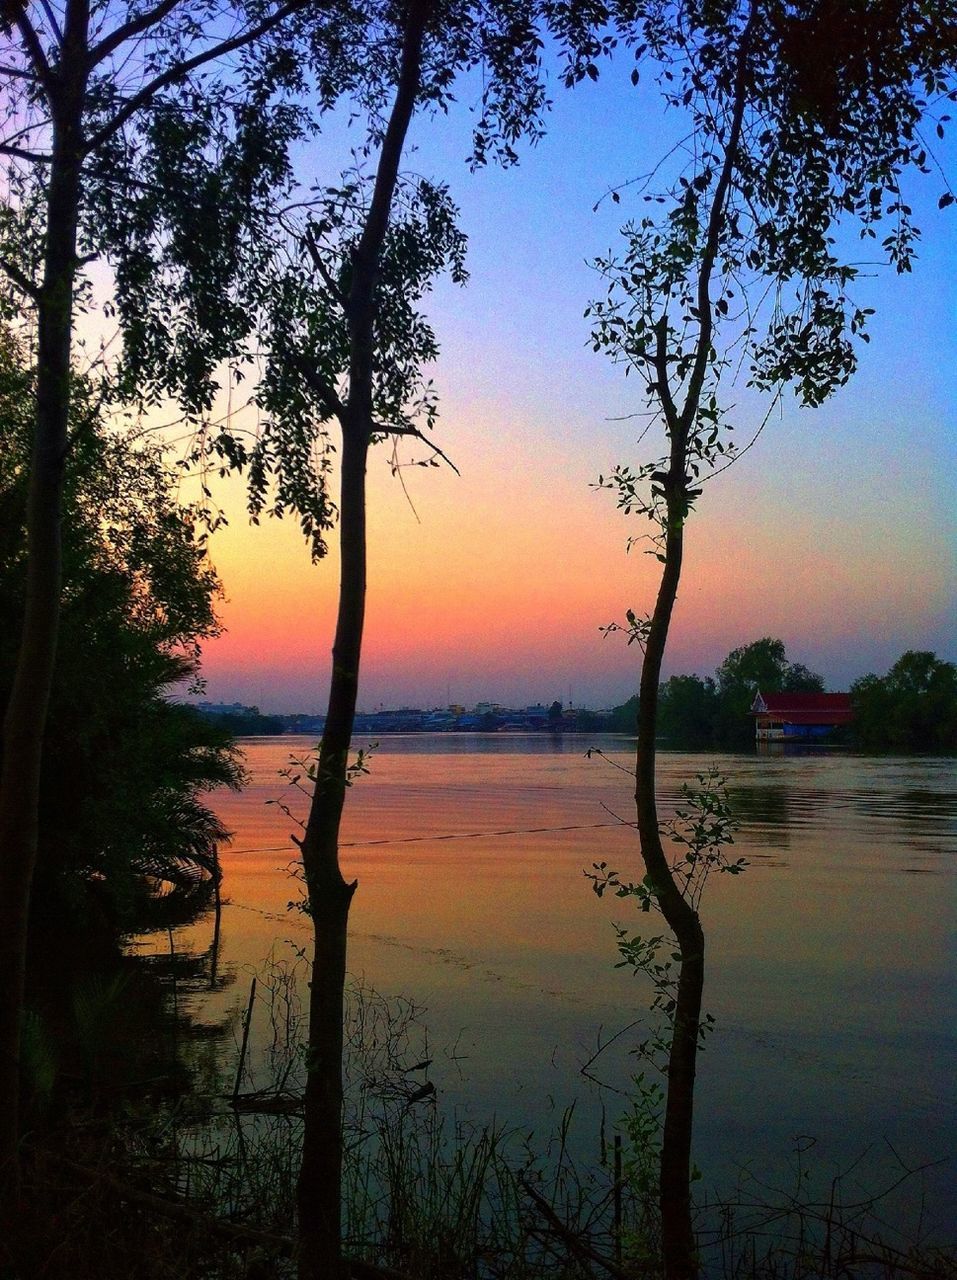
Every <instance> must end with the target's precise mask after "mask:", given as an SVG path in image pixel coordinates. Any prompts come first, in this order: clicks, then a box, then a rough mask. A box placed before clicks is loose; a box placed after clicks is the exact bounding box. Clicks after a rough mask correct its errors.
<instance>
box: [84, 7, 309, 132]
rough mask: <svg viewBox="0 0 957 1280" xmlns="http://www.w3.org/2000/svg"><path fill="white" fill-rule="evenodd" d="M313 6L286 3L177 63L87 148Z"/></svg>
mask: <svg viewBox="0 0 957 1280" xmlns="http://www.w3.org/2000/svg"><path fill="white" fill-rule="evenodd" d="M309 3H310V0H286V3H285V4H283V5H280V7H279V8H278V9H277V10H276V11H275V13H273V14H271V15H270V16H269V17H268V18H264V19H263V20H262V22H260V23H258V24H257V25H256V26H255V27H252V28H251V29H250V30H248V31H244V32H242V33H241V34H240V35H238V36H233V37H232V38H231V39H229V40H223V41H221V42H220V43H219V44H217V45H213V47H212V48H210V49H205V50H203V52H202V53H197V54H195V55H194V56H193V57H192V58H185V59H184V60H183V61H182V62H177V63H175V64H174V65H173V66H172V67H168V68H167V69H166V71H164V72H163V73H162V75H158V76H156V77H155V78H154V79H153V80H151V81H150V82H149V84H146V85H144V86H143V88H142V89H140V91H139V92H138V93H135V94H134V95H133V97H132V98H130V99H129V101H128V102H127V103H126V104H125V105H124V106H123V107H121V108H120V110H119V111H118V112H117V113H116V115H115V116H114V117H113V119H112V120H111V121H110V122H109V124H106V125H104V126H103V128H102V129H100V130H99V132H98V133H95V134H94V135H93V137H92V138H90V139H89V141H88V142H87V146H86V150H87V152H88V153H89V152H90V151H95V150H96V148H97V147H99V146H102V144H103V143H104V142H106V141H107V140H108V139H109V138H112V137H113V135H114V134H115V133H117V132H119V130H120V129H122V127H123V125H124V124H126V122H127V120H129V118H130V116H133V115H135V114H136V112H137V111H139V110H140V108H141V107H144V106H146V104H147V103H148V102H149V101H150V99H151V98H153V97H155V96H156V94H157V93H159V92H160V90H161V89H166V88H168V86H169V85H171V84H175V83H176V82H177V81H178V80H182V79H184V78H185V77H186V76H188V75H189V73H190V72H191V71H195V70H196V68H197V67H202V66H204V65H205V64H206V63H207V62H212V61H213V60H214V59H216V58H221V57H223V56H224V55H225V54H227V53H233V52H234V51H235V50H236V49H243V48H245V47H246V46H247V45H250V44H253V43H254V42H255V41H256V40H258V39H259V38H260V36H264V35H266V34H267V33H268V32H269V31H272V29H273V28H274V27H276V26H278V25H279V23H280V22H282V21H283V20H284V19H285V18H288V17H289V15H290V14H291V13H296V12H297V11H298V10H299V9H304V8H306V7H307V5H308V4H309Z"/></svg>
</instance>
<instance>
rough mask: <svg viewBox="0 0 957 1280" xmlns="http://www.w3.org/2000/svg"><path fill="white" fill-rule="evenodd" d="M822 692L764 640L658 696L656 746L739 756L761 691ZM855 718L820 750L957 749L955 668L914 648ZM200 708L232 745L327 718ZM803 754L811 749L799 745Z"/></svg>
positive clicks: (508, 717)
mask: <svg viewBox="0 0 957 1280" xmlns="http://www.w3.org/2000/svg"><path fill="white" fill-rule="evenodd" d="M823 691H824V680H823V679H822V677H821V676H819V675H817V674H816V673H814V672H813V671H809V670H808V668H807V667H805V666H803V665H802V664H800V663H792V662H789V661H788V659H787V656H786V653H785V647H784V643H783V641H781V640H777V639H773V638H772V637H769V636H766V637H764V638H763V639H761V640H756V641H753V642H751V643H750V644H747V645H743V646H741V647H740V648H738V649H735V650H734V651H733V652H732V653H730V654H729V655H728V657H727V658H726V659H725V661H724V662H723V663H722V664H721V665H720V666H719V667H718V669H717V671H716V672H715V674H714V676H706V677H704V678H701V677H699V676H697V675H675V676H672V677H671V678H670V679H668V680H666V681H664V682H663V683H662V684H661V685H660V686H659V690H658V733H657V735H656V736H657V739H658V741H660V742H661V743H662V744H663V745H664V746H668V747H673V748H677V749H679V750H680V749H683V748H689V749H700V748H703V747H714V748H717V749H733V750H742V749H746V748H748V747H749V746H750V745H751V744H753V742H754V723H753V718H752V717H751V716H750V714H749V712H750V708H751V703H752V702H753V700H754V696H755V694H756V693H757V692H761V693H762V694H768V693H805V692H807V693H813V692H823ZM850 697H851V705H852V708H853V719H852V721H851V723H850V724H849V725H847V726H843V727H841V728H840V729H838V730H835V731H832V732H831V733H829V734H828V735H827V736H826V737H825V738H822V739H819V740H818V743H817V745H822V744H824V745H840V746H852V747H856V748H859V749H862V750H866V751H875V752H883V751H896V752H900V753H904V754H906V753H908V752H915V753H920V754H926V753H935V752H939V753H943V754H948V753H950V752H954V751H957V666H955V664H953V663H950V662H944V661H941V660H940V659H938V657H937V655H936V654H934V653H928V652H918V651H914V650H909V651H908V652H907V653H905V654H903V655H902V656H901V657H900V658H899V659H898V660H897V662H896V663H894V665H893V666H892V667H891V669H890V670H889V671H888V673H887V674H886V675H885V676H883V677H880V676H876V675H873V674H868V675H865V676H862V677H860V678H859V679H858V680H855V681H854V682H853V684H852V685H851V689H850ZM192 705H193V708H194V710H195V711H196V712H197V713H198V714H199V715H200V716H202V717H203V719H204V720H207V721H209V722H211V723H212V724H213V725H215V726H216V728H217V729H219V730H221V731H223V732H226V733H229V734H232V735H233V736H235V737H252V736H256V735H267V736H272V735H280V734H315V735H321V734H322V732H323V728H324V717H323V716H321V715H310V714H305V713H298V712H297V713H291V714H273V713H265V714H264V713H262V712H261V711H260V709H259V708H258V707H249V706H244V705H242V704H240V703H210V702H198V703H195V704H192ZM638 706H639V699H638V697H637V696H634V697H632V698H629V699H628V701H627V702H624V703H622V704H621V705H619V706H616V707H612V708H610V709H608V710H592V709H590V708H587V707H573V706H571V705H568V706H565V705H563V704H562V703H561V702H560V701H559V700H557V699H556V700H555V701H554V702H552V703H551V704H550V705H548V706H546V705H544V704H542V703H538V704H534V705H531V706H526V707H503V706H500V705H499V704H497V703H489V702H484V703H478V704H477V705H476V706H474V707H472V708H468V709H467V708H466V707H465V706H462V705H451V706H447V707H439V708H430V709H427V710H426V709H423V708H419V707H400V708H395V709H389V710H385V709H380V710H377V711H374V712H358V713H357V714H356V717H355V724H354V732H355V733H356V734H377V733H383V734H385V733H477V732H478V733H508V732H518V733H550V734H564V733H625V734H634V733H635V732H636V726H637V720H638ZM798 745H802V746H806V745H807V744H804V743H799V744H798Z"/></svg>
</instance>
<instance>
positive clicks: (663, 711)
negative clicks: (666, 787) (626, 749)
mask: <svg viewBox="0 0 957 1280" xmlns="http://www.w3.org/2000/svg"><path fill="white" fill-rule="evenodd" d="M823 688H824V681H823V679H822V678H821V676H819V675H817V674H815V672H813V671H809V670H808V668H807V667H806V666H804V664H803V663H801V662H790V661H789V660H788V657H787V652H786V650H785V647H784V641H783V640H778V639H773V638H772V637H771V636H764V637H763V638H762V639H760V640H752V641H751V643H750V644H746V645H741V646H740V647H739V648H737V649H733V650H732V651H731V653H729V654H728V656H727V657H726V658H725V660H724V661H723V662H722V663H721V665H720V666H719V667H718V669H717V670H716V672H715V674H714V678H712V677H711V676H705V677H704V678H703V679H702V677H700V676H698V675H675V676H671V677H670V679H668V680H665V681H663V682H662V683H661V684H660V685H659V687H658V735H659V737H660V738H661V740H662V741H663V742H664V743H666V744H667V745H668V746H670V747H679V748H685V747H688V748H695V747H709V746H710V747H723V748H729V747H738V748H740V747H749V746H751V745H752V744H753V742H754V723H753V721H752V719H751V717H750V716H749V714H748V712H749V711H750V708H751V704H752V702H753V701H754V695H755V693H756V692H757V690H758V689H760V690H761V691H762V692H763V693H797V692H802V693H814V692H820V691H821V690H822V689H823ZM637 703H638V700H637V698H630V699H629V700H628V702H626V703H624V704H623V705H622V706H620V707H616V708H615V709H614V711H613V713H612V717H613V723H614V724H615V726H616V727H622V728H623V729H633V728H634V723H635V716H636V712H637Z"/></svg>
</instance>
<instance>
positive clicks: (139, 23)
mask: <svg viewBox="0 0 957 1280" xmlns="http://www.w3.org/2000/svg"><path fill="white" fill-rule="evenodd" d="M179 3H180V0H160V3H159V4H157V5H154V6H153V8H152V9H147V10H146V12H145V13H141V14H138V15H137V16H136V17H135V18H131V19H130V20H129V22H124V23H123V25H122V26H120V27H117V28H116V30H115V31H112V32H110V34H109V35H108V36H104V37H103V39H102V40H100V41H99V43H98V44H95V45H94V46H93V48H92V49H91V50H90V55H89V66H90V70H91V71H92V69H93V68H94V67H95V66H98V65H99V63H101V62H103V61H104V60H105V59H106V58H108V57H109V56H110V54H112V53H115V52H116V50H117V49H118V48H119V47H120V45H122V44H125V43H126V41H127V40H132V39H133V38H134V37H135V36H138V35H142V34H143V32H144V31H148V30H149V29H150V27H153V26H155V25H156V23H157V22H162V20H163V19H164V18H165V17H166V16H167V14H170V13H172V11H173V10H174V9H175V8H176V6H177V5H178V4H179Z"/></svg>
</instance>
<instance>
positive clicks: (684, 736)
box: [658, 675, 718, 747]
mask: <svg viewBox="0 0 957 1280" xmlns="http://www.w3.org/2000/svg"><path fill="white" fill-rule="evenodd" d="M717 719H718V694H717V690H716V688H715V683H714V681H713V680H712V679H711V678H710V677H706V678H705V679H704V680H701V679H699V677H698V676H696V675H692V676H672V677H671V679H670V680H666V681H665V682H664V684H662V686H661V688H660V689H659V691H658V731H659V734H660V736H661V738H662V739H663V740H664V741H665V743H666V744H667V745H668V746H669V747H702V746H710V745H713V744H714V743H715V741H716V734H717Z"/></svg>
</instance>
